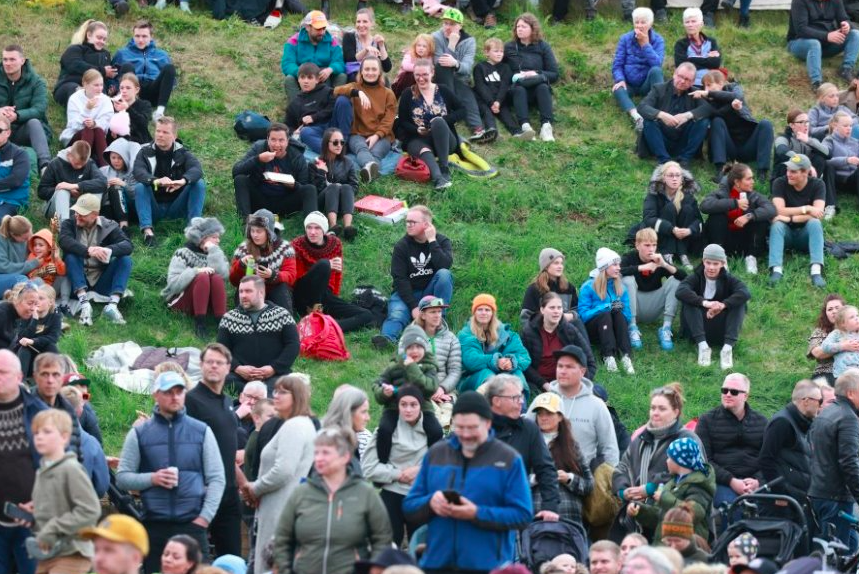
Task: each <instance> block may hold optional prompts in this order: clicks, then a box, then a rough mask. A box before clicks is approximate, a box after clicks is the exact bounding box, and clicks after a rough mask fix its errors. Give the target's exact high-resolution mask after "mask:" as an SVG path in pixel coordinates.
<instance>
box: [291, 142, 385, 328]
mask: <svg viewBox="0 0 859 574" xmlns="http://www.w3.org/2000/svg"><path fill="white" fill-rule="evenodd" d="M290 145H292V144H291V143H290ZM352 302H353V303H354V304H355V305H358V306H359V307H363V308H364V309H367V310H369V311H370V312H371V313H372V314H373V325H374V326H376V327H381V326H382V323H384V322H385V318H386V317H387V316H388V298H387V297H385V296H384V295H382V293H380V292H379V290H378V289H376V288H375V287H374V286H372V285H358V286H357V287H355V290H354V291H352Z"/></svg>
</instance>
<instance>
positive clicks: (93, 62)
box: [54, 42, 111, 92]
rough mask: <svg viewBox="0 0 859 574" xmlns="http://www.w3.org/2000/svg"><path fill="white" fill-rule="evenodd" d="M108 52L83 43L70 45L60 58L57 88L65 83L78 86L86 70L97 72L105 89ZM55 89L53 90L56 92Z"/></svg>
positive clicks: (108, 62) (108, 61)
mask: <svg viewBox="0 0 859 574" xmlns="http://www.w3.org/2000/svg"><path fill="white" fill-rule="evenodd" d="M110 61H111V60H110V52H109V51H107V50H96V49H95V46H93V45H92V44H89V43H87V42H84V43H83V44H72V45H71V46H69V47H68V48H66V51H65V52H63V55H62V57H60V76H59V77H58V78H57V86H60V85H62V84H64V83H66V82H74V83H76V84H80V83H81V80H82V79H83V75H84V73H85V72H86V71H87V70H92V69H95V70H98V73H99V74H101V77H102V78H104V84H105V88H106V87H107V81H108V80H107V76H106V75H105V72H104V69H105V67H106V66H110ZM56 90H57V88H56V87H55V88H54V92H56Z"/></svg>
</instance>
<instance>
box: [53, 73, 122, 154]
mask: <svg viewBox="0 0 859 574" xmlns="http://www.w3.org/2000/svg"><path fill="white" fill-rule="evenodd" d="M81 81H82V82H83V88H81V89H80V90H78V91H77V92H75V93H74V94H72V97H71V98H69V104H68V108H67V109H66V127H65V129H64V130H63V131H62V133H61V134H60V143H61V144H62V145H64V146H68V145H69V144H70V143H74V142H76V141H85V142H86V143H88V144H89V145H90V150H91V153H92V155H91V157H92V160H93V161H94V162H95V163H96V165H97V166H99V167H101V166H103V165H105V162H104V150H105V149H106V148H107V132H108V127H109V126H110V120H111V118H112V117H113V103H112V102H111V101H110V98H108V97H107V95H106V94H104V93H103V91H102V90H103V87H104V80H103V79H102V77H101V74H99V73H98V72H97V71H96V70H87V71H86V72H84V75H83V78H82V80H81Z"/></svg>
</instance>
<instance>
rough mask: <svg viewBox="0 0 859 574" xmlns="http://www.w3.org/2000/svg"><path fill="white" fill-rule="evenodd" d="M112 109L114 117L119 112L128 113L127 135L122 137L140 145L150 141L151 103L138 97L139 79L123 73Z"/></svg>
mask: <svg viewBox="0 0 859 574" xmlns="http://www.w3.org/2000/svg"><path fill="white" fill-rule="evenodd" d="M113 111H114V112H116V113H115V114H114V116H113V117H114V118H116V117H117V116H119V114H120V112H125V113H127V114H128V135H127V136H124V137H126V138H127V139H129V140H131V141H133V142H136V143H139V144H140V145H143V144H147V143H149V142H151V141H152V135H151V134H150V133H149V122H150V120H151V117H152V104H150V103H149V101H148V100H144V99H143V98H141V97H140V80H138V79H137V76H135V75H134V74H123V76H122V79H121V80H120V81H119V94H118V95H117V96H116V97H115V98H113ZM111 135H112V134H108V137H110V136H111Z"/></svg>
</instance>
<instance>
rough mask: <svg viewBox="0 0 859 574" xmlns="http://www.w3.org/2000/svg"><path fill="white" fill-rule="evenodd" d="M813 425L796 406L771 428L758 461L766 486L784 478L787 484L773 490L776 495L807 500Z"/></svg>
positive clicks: (778, 417)
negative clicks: (809, 438) (809, 433)
mask: <svg viewBox="0 0 859 574" xmlns="http://www.w3.org/2000/svg"><path fill="white" fill-rule="evenodd" d="M811 423H812V420H811V419H810V418H808V417H806V416H805V415H803V414H802V413H801V412H799V409H798V408H796V405H795V404H793V403H790V404H788V405H787V406H786V407H785V408H783V409H782V410H780V411H779V412H777V413H776V414H774V415H773V417H772V418H771V419H770V422H769V423H768V424H767V427H766V429H765V430H764V438H763V442H762V444H761V453H760V456H759V457H758V467H759V468H760V469H761V476H762V477H763V482H767V483H768V482H772V481H773V480H775V479H777V478H779V477H784V482H782V483H780V484H776V485H775V486H773V491H774V492H776V493H779V494H782V493H783V494H787V495H788V496H792V497H793V498H795V499H797V500H798V501H802V500H804V499H805V497H806V496H807V495H808V488H809V486H811V444H810V443H809V441H808V431H809V429H811ZM800 503H801V502H800Z"/></svg>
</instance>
